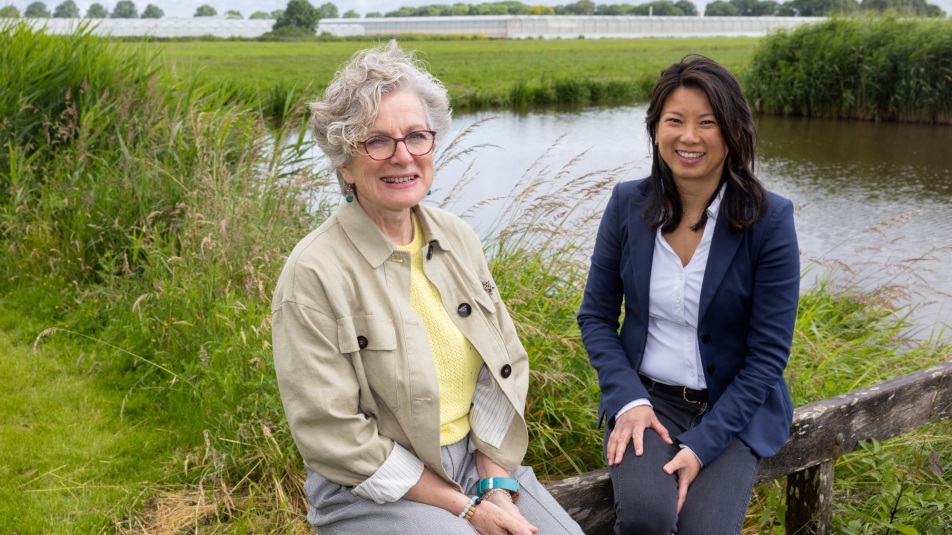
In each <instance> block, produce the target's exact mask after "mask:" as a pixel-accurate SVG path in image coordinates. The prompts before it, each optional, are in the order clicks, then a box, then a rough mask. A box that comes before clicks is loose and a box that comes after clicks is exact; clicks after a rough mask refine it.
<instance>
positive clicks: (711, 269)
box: [697, 208, 745, 321]
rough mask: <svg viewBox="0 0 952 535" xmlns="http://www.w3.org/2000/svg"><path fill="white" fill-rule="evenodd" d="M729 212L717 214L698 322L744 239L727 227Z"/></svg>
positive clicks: (702, 287) (722, 210)
mask: <svg viewBox="0 0 952 535" xmlns="http://www.w3.org/2000/svg"><path fill="white" fill-rule="evenodd" d="M726 213H727V211H726V210H724V209H723V208H722V209H720V210H718V212H717V222H716V223H715V224H716V226H715V227H714V237H713V238H712V239H711V252H710V253H709V254H708V257H707V266H706V267H705V268H704V282H703V283H702V284H701V302H700V304H699V306H698V311H697V312H698V314H697V317H698V321H700V320H701V319H703V318H704V313H705V312H707V307H709V306H710V305H711V299H713V298H714V292H716V291H717V288H718V286H720V285H721V281H723V280H724V275H726V274H727V269H728V268H729V267H730V265H731V262H733V261H734V255H736V254H737V248H738V247H739V246H740V242H741V240H742V239H743V238H744V234H745V233H743V232H731V231H730V229H729V228H728V226H727V216H726Z"/></svg>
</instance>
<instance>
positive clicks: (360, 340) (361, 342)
mask: <svg viewBox="0 0 952 535" xmlns="http://www.w3.org/2000/svg"><path fill="white" fill-rule="evenodd" d="M357 347H359V348H360V349H367V337H366V336H358V337H357Z"/></svg>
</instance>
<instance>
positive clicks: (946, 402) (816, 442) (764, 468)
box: [547, 362, 952, 535]
mask: <svg viewBox="0 0 952 535" xmlns="http://www.w3.org/2000/svg"><path fill="white" fill-rule="evenodd" d="M949 418H952V362H945V363H942V364H939V365H937V366H932V367H931V368H926V369H924V370H920V371H917V372H914V373H910V374H907V375H903V376H902V377H897V378H895V379H890V380H888V381H884V382H882V383H878V384H875V385H872V386H868V387H866V388H861V389H859V390H854V391H852V392H848V393H846V394H842V395H839V396H836V397H833V398H829V399H824V400H822V401H818V402H816V403H811V404H810V405H806V406H803V407H800V408H798V409H797V410H795V411H794V414H793V423H792V425H791V426H790V438H789V439H787V443H786V444H785V445H784V447H783V448H782V449H781V450H780V452H779V453H778V454H777V455H775V456H773V457H771V458H769V459H765V460H764V461H763V463H761V465H760V472H759V473H758V474H757V484H758V485H759V484H761V483H766V482H768V481H772V480H774V479H778V478H781V477H784V476H786V477H787V512H786V519H785V522H786V525H785V529H786V533H788V534H791V535H792V534H794V533H796V534H798V535H828V534H829V533H831V531H832V530H831V528H832V526H831V524H832V516H831V515H832V508H831V506H832V503H833V466H834V464H835V463H836V458H837V457H839V456H841V455H844V454H846V453H849V452H851V451H853V450H855V449H856V448H858V447H859V443H860V442H862V441H864V440H869V439H876V440H885V439H887V438H892V437H895V436H898V435H901V434H904V433H909V432H911V431H914V430H916V429H918V428H920V427H923V426H925V425H928V424H931V423H935V422H939V421H942V420H946V419H949ZM547 488H548V489H549V492H551V493H552V495H553V496H554V497H555V499H556V500H558V502H559V503H560V504H562V507H564V508H565V509H566V510H567V511H568V512H569V514H571V515H572V517H573V518H575V520H576V521H577V522H578V523H579V524H580V525H581V526H582V530H584V531H585V533H587V534H588V535H602V534H610V533H613V532H614V531H613V529H614V528H613V526H614V523H615V510H614V505H613V504H614V498H613V496H612V485H611V479H610V478H609V476H608V470H607V469H605V468H603V469H601V470H596V471H594V472H589V473H587V474H582V475H580V476H575V477H570V478H568V479H565V480H563V481H559V482H556V483H552V484H550V485H548V487H547Z"/></svg>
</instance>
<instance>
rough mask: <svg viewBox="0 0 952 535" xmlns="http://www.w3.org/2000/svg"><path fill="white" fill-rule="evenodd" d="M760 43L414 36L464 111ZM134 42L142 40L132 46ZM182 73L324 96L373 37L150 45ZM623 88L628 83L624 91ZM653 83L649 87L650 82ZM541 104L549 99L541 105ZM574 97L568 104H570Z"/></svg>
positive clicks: (748, 49) (635, 88)
mask: <svg viewBox="0 0 952 535" xmlns="http://www.w3.org/2000/svg"><path fill="white" fill-rule="evenodd" d="M759 41H760V39H758V38H751V37H717V38H690V39H598V40H592V39H588V40H586V39H569V40H549V41H543V40H526V41H519V40H480V41H413V42H407V43H405V44H404V46H405V47H406V48H407V49H410V50H416V51H418V53H419V57H420V58H421V59H423V60H424V61H426V62H427V63H428V64H429V67H430V69H431V72H433V74H435V75H436V76H437V77H438V78H439V79H440V80H442V81H443V83H444V84H445V85H446V87H447V89H449V91H450V95H451V96H452V97H453V104H454V107H456V108H466V107H482V106H492V105H497V106H508V105H513V104H519V103H520V101H524V100H525V99H520V98H519V97H518V96H515V95H514V91H515V90H516V88H519V87H521V88H523V89H524V90H526V89H528V90H529V91H530V92H531V91H538V90H540V89H546V90H547V93H550V94H547V95H544V96H539V97H537V98H536V99H534V100H533V99H532V98H531V97H530V98H529V102H527V103H542V104H548V103H579V104H585V103H590V102H593V101H612V102H632V101H635V100H640V99H643V98H644V97H645V96H646V94H647V90H648V89H650V87H651V84H652V83H653V82H654V80H655V79H656V78H657V75H658V72H659V71H660V70H661V69H662V68H664V67H666V66H668V65H670V64H672V63H674V62H675V61H677V60H678V59H680V58H681V57H683V56H684V55H685V54H689V53H700V54H704V55H707V56H710V57H711V58H713V59H715V60H717V61H719V62H721V63H723V64H724V65H726V66H727V67H728V68H730V69H731V70H733V71H734V72H739V71H740V70H742V69H744V68H746V66H747V64H748V63H749V62H750V60H751V58H752V57H753V55H754V51H755V49H756V46H757V44H758V42H759ZM126 46H130V47H131V46H138V45H137V44H129V45H126ZM150 46H152V47H155V48H156V49H158V50H160V51H161V54H162V58H164V60H165V61H166V62H168V63H171V64H174V65H175V67H176V69H178V70H180V71H182V72H188V73H193V72H196V71H199V72H201V73H202V75H203V76H205V77H207V78H209V79H212V80H220V81H222V82H225V83H227V84H229V85H238V86H243V87H248V88H252V89H256V90H258V91H259V94H260V95H262V96H264V97H265V98H263V99H262V100H265V101H266V100H267V95H270V94H272V93H276V94H277V95H279V96H280V95H282V94H283V93H286V92H287V91H288V90H290V89H291V88H292V87H295V86H297V88H298V90H301V89H303V88H305V87H308V86H310V91H309V92H310V93H314V94H319V93H321V92H323V90H324V88H325V87H326V86H327V84H328V83H329V82H330V80H331V79H332V78H333V76H334V73H335V72H336V70H337V68H338V67H339V66H340V64H341V63H343V62H344V61H346V60H347V58H348V57H350V55H351V54H353V53H354V52H356V51H357V50H360V49H363V48H367V47H368V46H370V43H366V42H343V43H320V42H317V43H259V42H191V43H159V44H153V45H150ZM567 81H571V82H576V83H579V82H594V83H595V84H596V86H599V85H604V84H614V85H612V86H610V87H615V89H616V90H615V91H614V92H611V91H609V92H608V94H606V95H604V96H601V97H599V96H597V95H596V96H595V98H593V95H592V92H591V91H588V92H586V91H582V92H581V93H579V92H578V91H574V92H572V91H563V92H562V93H558V92H557V91H556V89H555V86H554V84H556V83H558V82H563V83H565V82H567ZM618 84H622V85H621V86H620V87H619V86H618ZM645 86H647V87H645ZM539 100H541V102H538V101H539ZM567 101H568V102H567Z"/></svg>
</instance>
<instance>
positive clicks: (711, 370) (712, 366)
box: [707, 364, 717, 375]
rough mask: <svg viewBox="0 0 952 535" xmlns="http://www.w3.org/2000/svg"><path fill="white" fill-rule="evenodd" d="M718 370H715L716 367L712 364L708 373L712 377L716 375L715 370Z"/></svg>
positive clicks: (708, 368)
mask: <svg viewBox="0 0 952 535" xmlns="http://www.w3.org/2000/svg"><path fill="white" fill-rule="evenodd" d="M716 369H717V368H715V367H714V365H713V364H711V365H710V366H708V367H707V373H709V374H711V375H714V370H716Z"/></svg>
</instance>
